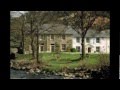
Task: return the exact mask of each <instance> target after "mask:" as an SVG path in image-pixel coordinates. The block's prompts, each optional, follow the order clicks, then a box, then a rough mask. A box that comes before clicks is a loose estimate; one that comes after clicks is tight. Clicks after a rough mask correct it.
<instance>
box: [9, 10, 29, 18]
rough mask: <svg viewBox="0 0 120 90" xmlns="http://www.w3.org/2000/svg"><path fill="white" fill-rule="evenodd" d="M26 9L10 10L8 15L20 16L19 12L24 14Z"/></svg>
mask: <svg viewBox="0 0 120 90" xmlns="http://www.w3.org/2000/svg"><path fill="white" fill-rule="evenodd" d="M26 12H27V11H10V15H11V16H12V17H19V16H21V14H24V13H26Z"/></svg>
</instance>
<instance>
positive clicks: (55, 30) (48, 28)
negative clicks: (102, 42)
mask: <svg viewBox="0 0 120 90" xmlns="http://www.w3.org/2000/svg"><path fill="white" fill-rule="evenodd" d="M41 30H42V31H41V32H39V33H40V34H71V35H73V36H74V37H81V36H80V35H79V34H78V33H77V32H76V31H75V30H73V29H72V28H71V27H70V26H65V25H62V24H54V25H51V24H44V25H43V26H42V28H41ZM86 37H110V30H109V29H108V30H103V31H101V32H99V31H97V30H93V29H90V30H88V32H87V34H86Z"/></svg>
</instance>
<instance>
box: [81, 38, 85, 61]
mask: <svg viewBox="0 0 120 90" xmlns="http://www.w3.org/2000/svg"><path fill="white" fill-rule="evenodd" d="M81 45H82V60H83V59H84V57H85V37H82V43H81Z"/></svg>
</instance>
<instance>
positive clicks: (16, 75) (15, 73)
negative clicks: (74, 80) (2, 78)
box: [10, 69, 63, 79]
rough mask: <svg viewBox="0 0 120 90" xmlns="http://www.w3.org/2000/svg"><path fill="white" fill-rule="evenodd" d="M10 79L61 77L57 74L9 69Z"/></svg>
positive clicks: (61, 77)
mask: <svg viewBox="0 0 120 90" xmlns="http://www.w3.org/2000/svg"><path fill="white" fill-rule="evenodd" d="M10 79H63V76H59V75H45V74H38V75H35V74H30V73H29V74H28V73H27V72H26V71H22V70H14V69H10Z"/></svg>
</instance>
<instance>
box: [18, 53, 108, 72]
mask: <svg viewBox="0 0 120 90" xmlns="http://www.w3.org/2000/svg"><path fill="white" fill-rule="evenodd" d="M40 56H41V57H42V62H44V63H46V64H48V66H46V67H45V68H48V69H49V70H56V71H57V70H61V69H62V68H65V67H68V68H76V67H79V66H86V67H87V68H95V67H96V66H100V65H101V64H106V63H107V64H108V63H109V62H110V61H109V55H108V54H91V55H90V56H89V58H85V59H84V60H80V59H79V57H80V55H79V54H70V53H68V54H67V53H61V54H60V58H59V59H56V55H55V54H54V53H42V54H40ZM16 57H17V58H16V60H30V61H31V55H27V54H26V55H22V54H16Z"/></svg>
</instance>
